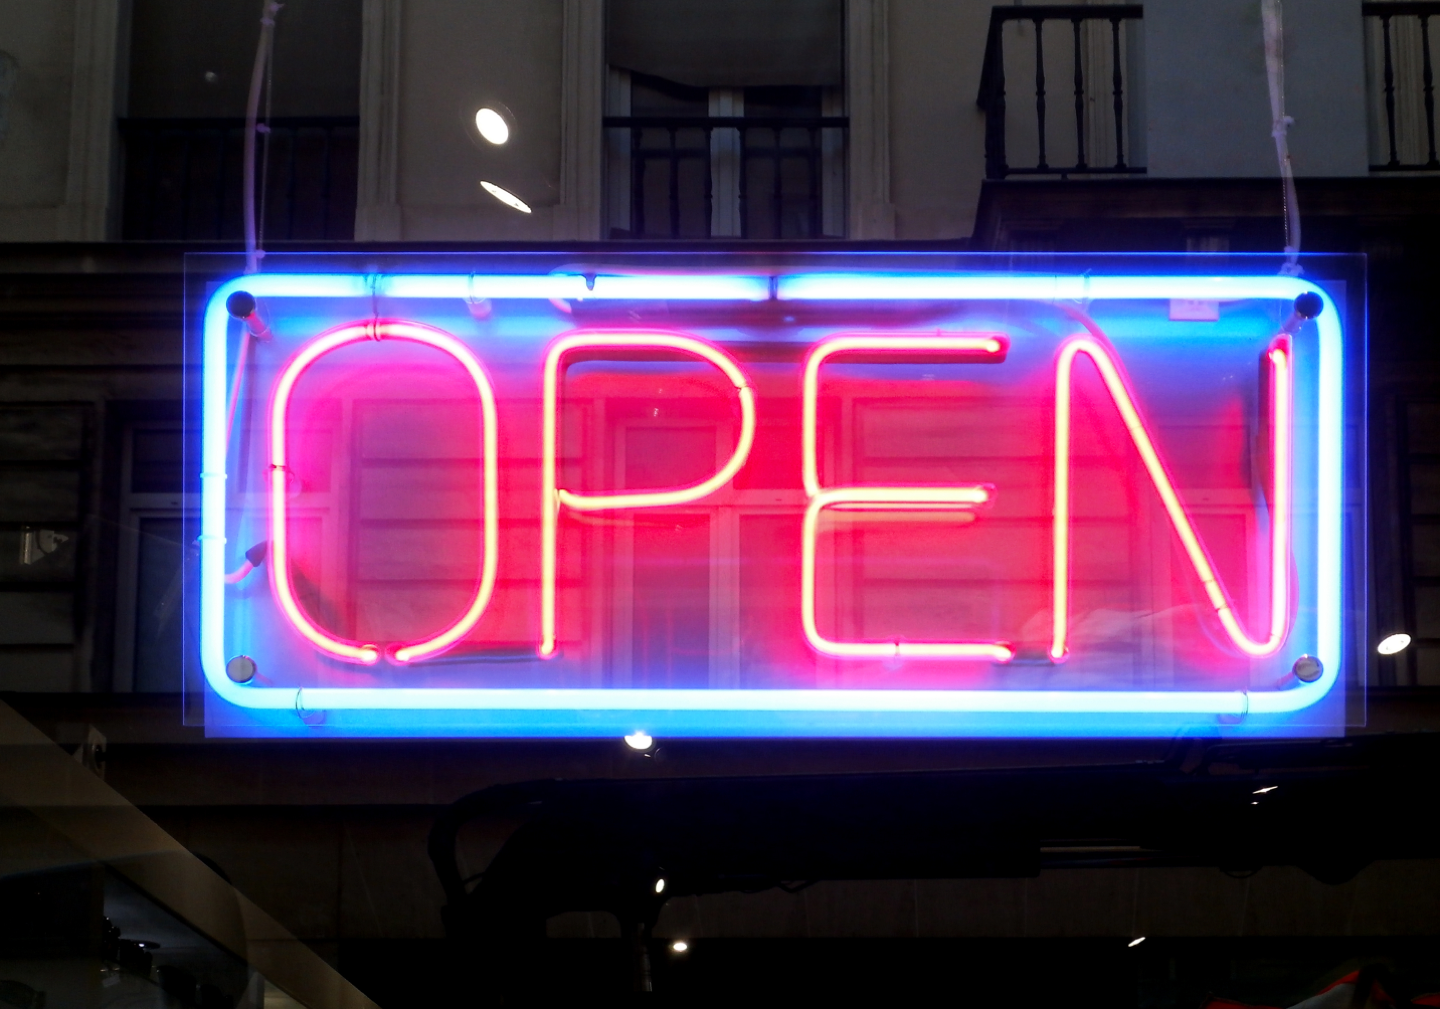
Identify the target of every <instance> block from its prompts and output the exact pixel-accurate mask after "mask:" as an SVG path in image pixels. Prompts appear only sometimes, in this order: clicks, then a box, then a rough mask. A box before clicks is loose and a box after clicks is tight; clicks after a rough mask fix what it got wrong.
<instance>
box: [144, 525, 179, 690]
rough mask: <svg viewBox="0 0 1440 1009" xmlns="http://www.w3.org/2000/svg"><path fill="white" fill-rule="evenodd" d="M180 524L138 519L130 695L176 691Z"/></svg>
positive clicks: (177, 685)
mask: <svg viewBox="0 0 1440 1009" xmlns="http://www.w3.org/2000/svg"><path fill="white" fill-rule="evenodd" d="M182 526H183V520H182V519H181V518H180V517H179V516H176V517H175V518H163V519H142V520H141V522H140V555H139V560H140V562H139V565H138V577H137V578H136V586H135V689H136V690H137V691H145V692H157V691H177V692H178V691H179V690H180V684H181V670H182V668H183V656H182V647H183V643H184V640H185V638H184V629H185V618H184V607H185V591H184V585H183V584H182V582H183V573H182V571H181V561H182V560H183V558H184V555H185V550H184V545H183V543H184V539H183V537H184V532H183V528H182Z"/></svg>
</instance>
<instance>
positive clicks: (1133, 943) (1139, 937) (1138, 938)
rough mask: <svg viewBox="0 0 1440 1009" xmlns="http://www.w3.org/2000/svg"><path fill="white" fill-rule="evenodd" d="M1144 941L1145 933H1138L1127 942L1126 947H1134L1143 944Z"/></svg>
mask: <svg viewBox="0 0 1440 1009" xmlns="http://www.w3.org/2000/svg"><path fill="white" fill-rule="evenodd" d="M1144 941H1145V937H1144V936H1143V935H1137V936H1136V937H1135V938H1134V939H1131V940H1130V942H1129V943H1128V944H1127V947H1126V948H1128V949H1134V948H1135V947H1136V946H1138V945H1140V944H1141V943H1142V942H1144Z"/></svg>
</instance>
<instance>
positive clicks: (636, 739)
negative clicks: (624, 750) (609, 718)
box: [625, 729, 655, 750]
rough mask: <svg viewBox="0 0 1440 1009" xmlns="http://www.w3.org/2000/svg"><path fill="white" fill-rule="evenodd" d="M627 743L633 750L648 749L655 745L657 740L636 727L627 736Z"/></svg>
mask: <svg viewBox="0 0 1440 1009" xmlns="http://www.w3.org/2000/svg"><path fill="white" fill-rule="evenodd" d="M625 745H626V746H628V747H630V749H632V750H648V749H650V747H652V746H654V745H655V740H653V739H651V738H650V737H649V736H648V735H646V734H645V733H643V732H641V731H640V730H639V729H636V730H635V731H634V732H632V733H630V735H628V736H626V737H625Z"/></svg>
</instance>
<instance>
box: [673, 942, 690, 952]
mask: <svg viewBox="0 0 1440 1009" xmlns="http://www.w3.org/2000/svg"><path fill="white" fill-rule="evenodd" d="M689 948H690V944H689V943H688V942H686V941H685V940H684V939H676V940H675V941H674V942H672V943H671V944H670V951H671V952H672V953H684V952H685V951H686V950H687V949H689Z"/></svg>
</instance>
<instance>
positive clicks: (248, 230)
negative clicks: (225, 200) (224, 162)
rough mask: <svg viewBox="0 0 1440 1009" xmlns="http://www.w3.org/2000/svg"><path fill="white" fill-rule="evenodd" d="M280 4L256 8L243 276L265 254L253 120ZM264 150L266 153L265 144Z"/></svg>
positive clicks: (247, 127)
mask: <svg viewBox="0 0 1440 1009" xmlns="http://www.w3.org/2000/svg"><path fill="white" fill-rule="evenodd" d="M280 7H281V4H278V3H275V2H274V0H264V2H263V3H262V4H261V5H260V42H259V44H258V45H257V46H256V47H255V67H254V69H253V70H251V72H250V100H249V101H248V102H247V103H246V105H245V166H244V180H245V181H244V186H245V192H244V194H243V198H244V206H245V272H246V273H255V272H256V271H257V270H259V269H260V260H261V259H262V258H263V257H264V255H265V253H264V252H262V251H261V250H260V240H259V231H258V229H257V228H256V221H255V138H256V136H257V133H258V124H257V122H256V120H257V119H258V118H259V116H260V92H261V91H262V90H264V89H265V81H266V76H267V75H266V68H267V66H268V64H269V63H270V51H271V49H272V47H273V46H274V43H275V15H276V14H278V13H280ZM266 146H267V150H268V146H269V145H268V144H267V145H266Z"/></svg>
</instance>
